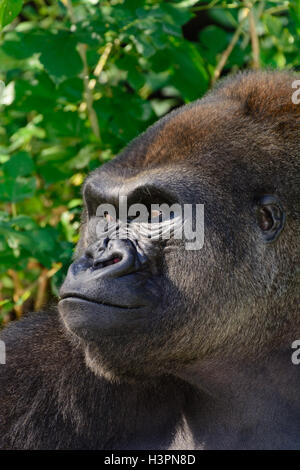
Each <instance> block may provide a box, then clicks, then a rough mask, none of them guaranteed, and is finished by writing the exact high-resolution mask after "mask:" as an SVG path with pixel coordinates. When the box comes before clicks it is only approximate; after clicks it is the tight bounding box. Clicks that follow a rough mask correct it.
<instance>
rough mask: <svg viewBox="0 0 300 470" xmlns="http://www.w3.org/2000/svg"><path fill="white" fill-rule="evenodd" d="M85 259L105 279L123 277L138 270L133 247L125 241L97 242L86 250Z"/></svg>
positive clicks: (128, 241)
mask: <svg viewBox="0 0 300 470" xmlns="http://www.w3.org/2000/svg"><path fill="white" fill-rule="evenodd" d="M86 257H87V258H88V259H89V260H90V261H91V263H92V268H93V269H94V270H102V271H103V275H104V274H105V277H119V276H123V275H124V274H128V273H130V272H132V271H136V270H137V269H138V268H139V261H138V257H137V253H136V250H135V247H134V246H133V244H132V243H131V241H130V240H127V239H125V240H109V239H104V240H101V241H98V242H96V243H94V244H93V245H92V246H90V247H89V248H88V249H87V250H86Z"/></svg>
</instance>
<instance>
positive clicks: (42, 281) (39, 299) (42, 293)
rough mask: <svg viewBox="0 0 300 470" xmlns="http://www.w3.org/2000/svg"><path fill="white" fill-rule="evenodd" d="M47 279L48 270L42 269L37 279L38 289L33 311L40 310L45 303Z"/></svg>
mask: <svg viewBox="0 0 300 470" xmlns="http://www.w3.org/2000/svg"><path fill="white" fill-rule="evenodd" d="M48 279H49V277H48V269H46V268H43V269H42V272H41V274H40V276H39V278H38V283H37V284H38V289H37V294H36V299H35V302H34V310H40V309H41V308H42V306H43V305H44V304H45V303H46V298H47V287H48Z"/></svg>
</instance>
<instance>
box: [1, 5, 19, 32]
mask: <svg viewBox="0 0 300 470" xmlns="http://www.w3.org/2000/svg"><path fill="white" fill-rule="evenodd" d="M22 5H23V0H0V28H3V27H4V26H6V25H7V24H9V23H11V22H12V21H13V20H14V19H15V18H16V16H18V14H19V13H20V11H21V9H22Z"/></svg>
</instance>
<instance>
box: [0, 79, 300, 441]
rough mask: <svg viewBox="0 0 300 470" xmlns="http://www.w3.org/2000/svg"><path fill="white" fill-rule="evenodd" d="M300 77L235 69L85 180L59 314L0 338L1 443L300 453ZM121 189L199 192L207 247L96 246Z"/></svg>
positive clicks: (132, 194)
mask: <svg viewBox="0 0 300 470" xmlns="http://www.w3.org/2000/svg"><path fill="white" fill-rule="evenodd" d="M295 79H296V76H295V75H294V74H293V73H289V72H248V73H241V74H239V75H237V76H235V77H233V78H230V79H226V80H225V81H224V82H221V83H220V84H219V85H218V86H217V87H216V88H215V89H214V90H213V91H212V92H211V93H209V94H208V95H207V96H206V97H204V98H203V99H201V100H199V101H196V102H194V103H192V104H190V105H188V106H184V107H182V108H180V109H176V110H175V111H173V112H171V113H170V114H169V115H167V116H166V117H164V118H163V119H161V120H159V121H158V122H157V123H156V124H155V125H153V126H152V127H150V128H149V129H148V130H147V131H146V132H145V133H144V134H143V135H141V136H140V137H138V138H137V139H135V140H134V141H133V142H132V143H131V144H130V145H129V146H128V147H127V148H126V149H125V150H124V151H123V152H122V153H121V154H120V155H119V156H118V157H117V158H115V159H114V160H113V161H111V162H109V163H107V164H105V165H104V166H102V167H101V168H99V169H97V170H96V171H94V172H93V173H92V174H90V175H89V176H88V178H87V180H86V182H85V184H84V188H83V198H84V205H85V209H84V213H83V218H82V231H81V238H80V242H79V244H78V246H77V250H76V256H75V259H74V262H73V264H72V265H71V267H70V269H69V272H68V275H67V277H66V280H65V282H64V284H63V286H62V288H61V299H60V301H59V304H58V312H57V311H56V310H55V309H53V310H51V309H49V311H44V312H40V313H33V314H30V315H28V316H27V317H26V318H24V319H22V320H21V321H18V322H15V323H13V324H11V325H10V326H9V327H8V328H5V329H4V330H3V331H2V334H1V339H2V341H4V342H5V345H6V351H7V354H6V365H0V374H1V376H0V397H1V398H0V400H1V404H0V415H1V416H0V419H1V423H0V425H1V426H0V447H1V448H4V449H300V366H299V367H297V366H296V365H294V363H293V362H292V359H291V358H292V354H293V350H292V346H291V345H292V343H293V342H294V341H295V340H297V339H300V315H299V313H300V312H299V301H300V290H299V281H300V248H299V247H300V243H299V242H300V132H299V131H300V104H299V105H296V104H293V101H292V95H293V93H295V89H294V88H293V86H292V84H293V81H294V80H295ZM120 194H123V195H126V196H127V198H128V202H130V204H133V203H143V204H145V205H149V204H152V203H154V202H155V203H161V204H162V203H168V204H173V203H178V204H180V205H183V204H198V203H199V204H203V205H204V210H205V224H204V226H205V240H204V245H203V247H202V249H201V250H186V249H185V247H184V243H183V240H179V239H175V238H174V237H173V238H172V237H171V238H170V239H169V240H164V241H161V242H157V241H156V242H155V241H153V242H149V243H148V245H147V246H146V247H143V246H142V245H141V244H139V241H138V240H137V241H136V242H135V243H133V242H132V241H131V240H130V239H129V238H128V239H126V238H124V239H120V240H114V239H110V238H109V237H107V238H106V239H105V240H101V242H99V240H98V239H97V236H96V233H95V230H94V228H93V221H94V218H95V216H96V209H97V206H98V205H99V204H100V203H107V204H108V203H110V204H113V205H114V206H116V205H117V204H118V198H119V195H120Z"/></svg>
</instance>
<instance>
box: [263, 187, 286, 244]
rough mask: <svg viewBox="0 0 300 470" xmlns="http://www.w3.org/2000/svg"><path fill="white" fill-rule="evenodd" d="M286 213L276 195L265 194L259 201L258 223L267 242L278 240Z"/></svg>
mask: <svg viewBox="0 0 300 470" xmlns="http://www.w3.org/2000/svg"><path fill="white" fill-rule="evenodd" d="M285 220H286V215H285V212H284V210H283V207H282V205H281V203H280V201H279V199H278V198H277V197H276V196H272V195H264V196H262V197H260V198H259V199H258V201H257V223H258V226H259V228H260V229H261V231H262V234H263V237H264V240H265V242H266V243H271V242H274V241H275V240H277V238H278V237H279V235H280V233H281V231H282V230H283V228H284V225H285Z"/></svg>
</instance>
